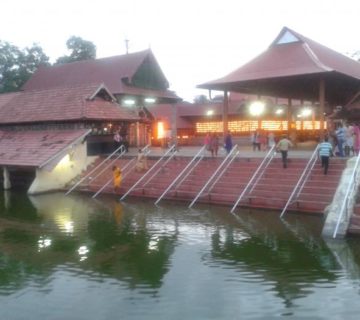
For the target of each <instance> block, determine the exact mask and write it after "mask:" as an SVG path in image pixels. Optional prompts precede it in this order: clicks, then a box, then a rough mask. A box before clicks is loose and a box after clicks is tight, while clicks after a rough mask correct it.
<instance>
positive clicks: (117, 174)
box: [112, 166, 122, 192]
mask: <svg viewBox="0 0 360 320" xmlns="http://www.w3.org/2000/svg"><path fill="white" fill-rule="evenodd" d="M112 171H113V185H114V192H117V191H119V189H120V186H121V180H122V173H121V169H120V168H119V167H118V166H113V168H112Z"/></svg>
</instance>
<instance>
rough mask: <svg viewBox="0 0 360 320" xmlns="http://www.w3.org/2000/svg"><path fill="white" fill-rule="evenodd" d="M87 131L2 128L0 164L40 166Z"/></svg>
mask: <svg viewBox="0 0 360 320" xmlns="http://www.w3.org/2000/svg"><path fill="white" fill-rule="evenodd" d="M87 132H88V130H39V131H1V130H0V165H6V166H28V167H40V166H41V165H43V164H45V163H46V162H47V161H48V160H50V159H51V158H52V157H54V156H56V155H57V154H58V153H60V152H61V151H63V150H64V149H65V148H66V147H68V146H69V145H70V144H71V143H74V141H76V140H77V139H79V138H81V137H82V136H85V135H86V134H87Z"/></svg>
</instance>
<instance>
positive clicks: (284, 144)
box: [276, 134, 293, 169]
mask: <svg viewBox="0 0 360 320" xmlns="http://www.w3.org/2000/svg"><path fill="white" fill-rule="evenodd" d="M292 146H293V144H292V142H291V141H290V140H289V139H288V138H287V136H286V135H285V134H284V135H283V137H282V139H281V140H280V141H279V142H278V143H277V145H276V150H278V151H280V152H281V158H282V163H283V168H284V169H286V168H287V156H288V150H289V147H292Z"/></svg>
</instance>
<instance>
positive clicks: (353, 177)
mask: <svg viewBox="0 0 360 320" xmlns="http://www.w3.org/2000/svg"><path fill="white" fill-rule="evenodd" d="M359 165H360V153H359V154H358V155H357V157H356V162H355V166H354V169H353V172H352V174H351V177H350V181H349V185H348V187H347V189H346V193H345V196H344V200H343V203H342V204H341V208H340V213H339V217H338V220H337V222H336V226H335V229H334V233H333V238H334V239H335V238H336V235H337V232H338V230H339V226H340V223H341V220H342V218H343V215H344V213H345V212H346V213H347V214H348V213H349V200H350V199H351V198H352V194H353V193H354V192H356V188H357V183H355V182H356V177H357V176H358V173H359Z"/></svg>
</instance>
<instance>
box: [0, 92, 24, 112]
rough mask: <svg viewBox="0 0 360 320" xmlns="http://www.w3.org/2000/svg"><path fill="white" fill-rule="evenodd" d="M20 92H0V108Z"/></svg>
mask: <svg viewBox="0 0 360 320" xmlns="http://www.w3.org/2000/svg"><path fill="white" fill-rule="evenodd" d="M19 94H21V92H11V93H2V94H0V110H1V108H2V107H3V106H4V105H6V104H7V103H8V102H9V101H10V100H11V99H13V98H14V97H16V96H17V95H19Z"/></svg>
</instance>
